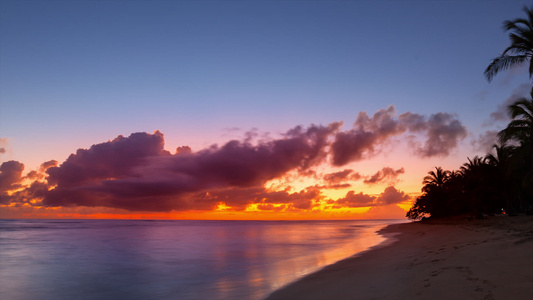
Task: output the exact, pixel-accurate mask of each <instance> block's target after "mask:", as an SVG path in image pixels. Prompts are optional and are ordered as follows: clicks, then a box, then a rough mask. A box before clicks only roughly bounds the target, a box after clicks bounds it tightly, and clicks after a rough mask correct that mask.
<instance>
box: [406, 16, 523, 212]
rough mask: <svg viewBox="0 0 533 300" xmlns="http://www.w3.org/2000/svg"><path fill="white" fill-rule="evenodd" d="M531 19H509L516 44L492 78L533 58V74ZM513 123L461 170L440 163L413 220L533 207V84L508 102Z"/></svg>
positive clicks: (490, 72)
mask: <svg viewBox="0 0 533 300" xmlns="http://www.w3.org/2000/svg"><path fill="white" fill-rule="evenodd" d="M524 11H525V12H526V14H527V19H521V18H520V19H515V20H513V21H506V22H505V23H504V28H505V29H506V30H507V31H511V33H510V34H509V37H510V39H511V46H509V47H508V48H507V49H505V50H504V52H503V53H502V54H501V55H500V56H499V57H497V58H495V59H494V60H493V62H492V63H491V64H490V65H489V66H488V67H487V69H486V70H485V76H486V77H487V79H488V80H489V81H490V80H492V78H493V77H494V76H495V75H496V73H498V72H499V71H501V70H504V69H507V68H510V67H512V66H514V65H517V64H521V63H525V62H527V61H529V73H530V77H531V76H532V75H533V61H532V60H531V58H532V56H533V9H528V8H524ZM508 113H509V115H510V117H511V122H510V123H509V124H508V125H507V127H506V128H505V129H503V130H502V131H500V132H499V133H498V142H499V145H494V146H493V149H492V152H491V153H488V154H487V155H486V156H485V157H478V156H476V157H474V158H473V159H470V158H468V162H466V163H465V164H463V165H462V166H461V167H460V168H459V169H458V170H455V171H448V170H443V169H442V168H440V167H437V168H436V169H435V171H431V172H429V173H428V176H426V177H424V181H423V184H424V187H423V188H422V195H421V196H420V197H418V198H417V199H416V202H415V204H414V205H413V207H412V208H411V209H410V210H409V212H407V217H408V218H409V219H414V220H416V219H421V218H423V217H429V216H430V217H432V218H438V217H445V216H452V215H459V214H465V213H472V214H475V215H479V214H482V213H483V214H493V213H501V212H502V209H503V210H504V211H505V212H506V213H510V214H514V213H518V212H527V213H531V212H533V88H532V90H531V95H530V98H529V99H528V98H521V99H519V100H517V101H516V102H515V103H513V104H512V105H510V106H509V107H508Z"/></svg>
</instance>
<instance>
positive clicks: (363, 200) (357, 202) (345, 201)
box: [328, 191, 376, 207]
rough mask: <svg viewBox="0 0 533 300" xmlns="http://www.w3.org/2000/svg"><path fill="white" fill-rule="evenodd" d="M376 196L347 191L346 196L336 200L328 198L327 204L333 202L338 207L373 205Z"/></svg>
mask: <svg viewBox="0 0 533 300" xmlns="http://www.w3.org/2000/svg"><path fill="white" fill-rule="evenodd" d="M375 199H376V196H371V195H367V194H363V192H360V193H359V194H356V193H355V192H354V191H349V192H348V193H346V196H345V197H343V198H340V199H337V200H336V201H334V200H330V201H329V202H328V204H335V205H336V206H338V207H367V206H373V205H374V201H375Z"/></svg>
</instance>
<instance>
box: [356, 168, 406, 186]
mask: <svg viewBox="0 0 533 300" xmlns="http://www.w3.org/2000/svg"><path fill="white" fill-rule="evenodd" d="M403 173H405V170H404V168H401V169H398V170H394V169H393V168H390V167H385V168H383V169H381V170H380V171H378V172H376V174H374V175H372V176H369V177H368V178H367V179H365V180H364V181H363V182H364V183H366V184H377V183H383V182H386V183H389V184H393V183H396V182H397V178H398V176H399V175H401V174H403Z"/></svg>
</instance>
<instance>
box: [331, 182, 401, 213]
mask: <svg viewBox="0 0 533 300" xmlns="http://www.w3.org/2000/svg"><path fill="white" fill-rule="evenodd" d="M409 199H410V196H409V195H407V194H405V193H404V192H401V191H398V190H397V189H396V188H395V187H393V186H389V187H387V188H386V189H385V190H384V191H383V193H381V194H380V195H378V196H372V195H367V194H363V193H362V192H360V193H358V194H356V193H355V192H354V191H349V192H348V193H346V196H345V197H343V198H340V199H337V200H329V201H328V204H332V205H334V206H335V207H337V208H340V207H352V208H356V207H369V206H370V207H372V206H383V205H391V204H398V203H402V202H405V201H407V200H409Z"/></svg>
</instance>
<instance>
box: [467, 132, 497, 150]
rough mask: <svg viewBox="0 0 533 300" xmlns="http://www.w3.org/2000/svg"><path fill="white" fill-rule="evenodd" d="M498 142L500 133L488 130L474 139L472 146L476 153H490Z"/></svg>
mask: <svg viewBox="0 0 533 300" xmlns="http://www.w3.org/2000/svg"><path fill="white" fill-rule="evenodd" d="M497 142H498V131H495V130H487V131H485V132H484V133H481V134H480V135H479V136H478V137H477V138H476V139H474V140H473V141H472V143H471V144H472V146H473V147H474V149H475V150H476V151H483V152H489V151H490V150H491V149H492V146H494V145H495V144H496V143H497Z"/></svg>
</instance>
